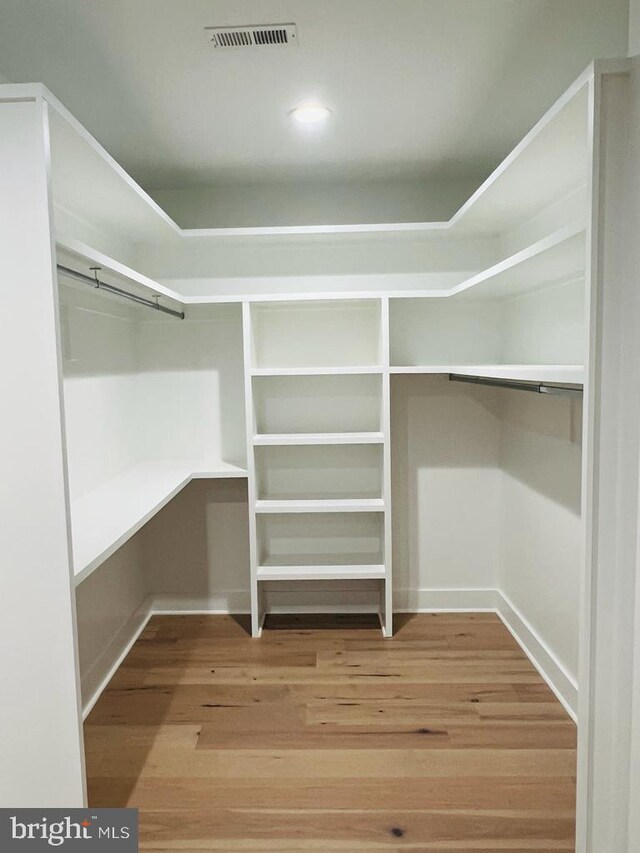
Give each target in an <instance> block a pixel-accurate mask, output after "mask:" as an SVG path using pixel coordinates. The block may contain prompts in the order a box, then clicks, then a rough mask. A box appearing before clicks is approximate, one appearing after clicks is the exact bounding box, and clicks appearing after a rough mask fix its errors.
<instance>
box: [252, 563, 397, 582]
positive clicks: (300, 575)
mask: <svg viewBox="0 0 640 853" xmlns="http://www.w3.org/2000/svg"><path fill="white" fill-rule="evenodd" d="M385 577H386V574H385V568H384V566H383V565H342V566H338V565H336V566H331V565H329V566H308V565H307V566H258V571H257V578H258V580H259V581H291V580H327V581H330V580H384V578H385Z"/></svg>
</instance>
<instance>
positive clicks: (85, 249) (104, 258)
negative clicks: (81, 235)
mask: <svg viewBox="0 0 640 853" xmlns="http://www.w3.org/2000/svg"><path fill="white" fill-rule="evenodd" d="M56 248H57V254H58V260H59V261H62V262H65V261H66V262H67V263H68V264H69V265H73V263H74V262H75V263H76V264H77V263H80V264H85V265H86V267H87V269H78V270H77V272H83V273H85V274H86V275H90V272H89V268H90V267H101V268H102V270H103V271H104V272H107V273H111V275H112V276H113V277H115V278H116V279H117V281H118V283H123V284H127V285H132V284H133V285H135V286H138V287H142V288H144V290H145V291H149V292H150V293H153V294H158V295H159V296H165V297H167V298H168V299H172V300H173V301H175V302H177V303H179V304H182V297H181V296H180V294H179V293H176V291H175V290H171V288H169V287H165V286H164V285H163V284H160V283H159V282H157V281H155V280H154V279H152V278H149V277H148V276H146V275H142V273H139V272H137V271H136V270H134V269H132V268H131V267H128V266H127V265H126V264H122V263H120V261H117V260H115V259H114V258H111V257H110V256H109V255H105V254H104V252H100V251H98V250H97V249H94V248H93V247H92V246H89V245H87V244H86V243H82V242H81V241H80V240H76V239H75V238H72V237H67V236H65V235H64V234H57V235H56ZM65 265H66V264H65Z"/></svg>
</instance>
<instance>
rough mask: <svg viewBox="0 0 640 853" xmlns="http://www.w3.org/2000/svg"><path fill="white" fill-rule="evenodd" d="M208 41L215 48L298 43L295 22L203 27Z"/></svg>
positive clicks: (283, 45) (277, 45)
mask: <svg viewBox="0 0 640 853" xmlns="http://www.w3.org/2000/svg"><path fill="white" fill-rule="evenodd" d="M204 31H205V33H206V35H207V39H208V40H209V43H210V44H212V45H213V46H214V47H217V48H224V49H229V48H231V49H237V48H243V47H290V46H291V45H294V44H297V43H298V33H297V31H296V25H295V24H261V25H260V26H253V27H205V28H204Z"/></svg>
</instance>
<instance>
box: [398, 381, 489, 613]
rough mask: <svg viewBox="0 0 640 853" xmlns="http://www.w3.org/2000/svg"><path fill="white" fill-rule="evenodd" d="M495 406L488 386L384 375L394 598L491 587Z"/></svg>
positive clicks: (405, 602)
mask: <svg viewBox="0 0 640 853" xmlns="http://www.w3.org/2000/svg"><path fill="white" fill-rule="evenodd" d="M500 428H501V422H500V407H499V399H498V397H497V393H496V392H494V391H493V390H492V389H486V388H473V387H470V386H466V385H464V386H463V385H459V384H456V383H452V382H449V380H448V379H447V378H446V377H443V376H396V377H393V379H392V383H391V435H392V445H391V459H392V469H391V471H392V501H393V573H394V595H395V600H396V606H398V607H401V608H409V609H410V608H413V607H427V608H429V607H439V606H442V604H441V598H440V596H438V594H437V591H438V590H449V589H457V590H469V589H482V590H484V589H493V588H494V587H495V584H496V567H497V565H498V563H499V559H500V533H501V519H500V506H501V504H500V500H501V473H500V469H499V460H500Z"/></svg>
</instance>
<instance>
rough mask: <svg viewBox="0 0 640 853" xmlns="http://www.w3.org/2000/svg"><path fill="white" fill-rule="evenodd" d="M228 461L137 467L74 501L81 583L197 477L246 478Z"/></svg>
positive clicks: (75, 548)
mask: <svg viewBox="0 0 640 853" xmlns="http://www.w3.org/2000/svg"><path fill="white" fill-rule="evenodd" d="M246 476H247V472H246V471H244V470H243V469H242V468H239V467H238V466H236V465H231V464H229V463H226V462H216V463H214V464H208V463H204V464H203V463H197V464H193V463H186V462H180V463H174V462H148V463H143V464H140V465H136V466H135V467H134V468H131V469H130V470H128V471H125V472H124V473H122V474H120V475H119V476H117V477H114V478H113V479H111V480H109V481H108V482H107V483H105V484H104V485H102V486H100V487H99V488H97V489H94V490H93V491H91V492H89V493H88V494H86V495H83V496H82V497H80V498H77V499H76V500H74V501H72V502H71V526H72V540H73V562H74V572H75V582H76V584H78V583H80V582H81V581H82V580H84V579H85V578H86V577H88V576H89V575H90V574H91V573H92V572H93V571H94V570H95V569H97V568H98V566H99V565H101V563H103V562H104V561H105V560H106V559H107V558H108V557H110V556H111V555H112V554H113V553H114V552H115V551H117V549H118V548H120V546H121V545H123V544H124V543H125V542H126V541H127V540H128V539H130V538H131V537H132V536H133V535H134V533H137V531H138V530H140V528H141V527H143V525H144V524H146V522H147V521H149V519H150V518H152V517H153V516H154V515H155V514H156V513H157V512H159V511H160V510H161V509H162V507H164V506H165V505H166V504H167V503H168V502H169V501H170V500H171V499H172V498H173V497H175V495H177V494H178V492H179V491H181V489H183V488H184V487H185V486H186V485H187V484H188V483H189V482H190V481H191V480H192V479H193V478H194V477H198V478H205V477H206V478H209V477H210V478H224V477H246Z"/></svg>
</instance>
